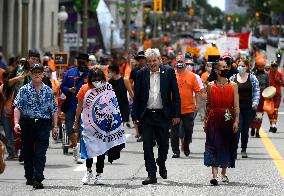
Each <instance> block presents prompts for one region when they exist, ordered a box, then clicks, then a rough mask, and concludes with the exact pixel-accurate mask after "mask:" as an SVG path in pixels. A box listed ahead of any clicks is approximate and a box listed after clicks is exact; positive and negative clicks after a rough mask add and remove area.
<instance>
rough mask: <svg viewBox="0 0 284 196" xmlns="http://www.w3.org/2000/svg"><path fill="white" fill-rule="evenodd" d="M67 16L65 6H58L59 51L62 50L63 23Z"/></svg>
mask: <svg viewBox="0 0 284 196" xmlns="http://www.w3.org/2000/svg"><path fill="white" fill-rule="evenodd" d="M67 18H68V13H67V12H66V11H65V6H61V7H60V12H58V19H59V21H60V51H64V25H65V21H66V20H67Z"/></svg>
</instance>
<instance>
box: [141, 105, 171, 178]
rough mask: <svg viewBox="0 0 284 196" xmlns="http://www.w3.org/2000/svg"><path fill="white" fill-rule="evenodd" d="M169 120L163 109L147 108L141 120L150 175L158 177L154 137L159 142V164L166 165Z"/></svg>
mask: <svg viewBox="0 0 284 196" xmlns="http://www.w3.org/2000/svg"><path fill="white" fill-rule="evenodd" d="M169 122H170V119H168V118H167V117H166V116H165V115H164V112H163V110H148V109H147V110H146V112H145V115H144V117H143V119H142V120H141V128H142V131H143V150H144V160H145V167H146V171H147V172H148V176H149V177H156V172H157V166H156V163H155V158H154V152H153V139H154V135H155V139H156V141H157V144H158V159H157V164H158V165H159V166H160V167H165V162H166V160H167V155H168V150H169Z"/></svg>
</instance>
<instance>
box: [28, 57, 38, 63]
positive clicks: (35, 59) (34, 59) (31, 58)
mask: <svg viewBox="0 0 284 196" xmlns="http://www.w3.org/2000/svg"><path fill="white" fill-rule="evenodd" d="M30 60H32V61H33V62H35V61H36V62H39V58H37V57H30Z"/></svg>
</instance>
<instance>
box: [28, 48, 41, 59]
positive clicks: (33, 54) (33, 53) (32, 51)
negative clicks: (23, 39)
mask: <svg viewBox="0 0 284 196" xmlns="http://www.w3.org/2000/svg"><path fill="white" fill-rule="evenodd" d="M28 56H29V57H37V58H40V54H39V51H38V50H37V49H34V48H32V49H30V50H29V55H28Z"/></svg>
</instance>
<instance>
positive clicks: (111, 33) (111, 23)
mask: <svg viewBox="0 0 284 196" xmlns="http://www.w3.org/2000/svg"><path fill="white" fill-rule="evenodd" d="M115 27H116V26H115V24H114V22H113V21H111V22H110V50H111V49H112V48H113V31H114V30H115Z"/></svg>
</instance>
